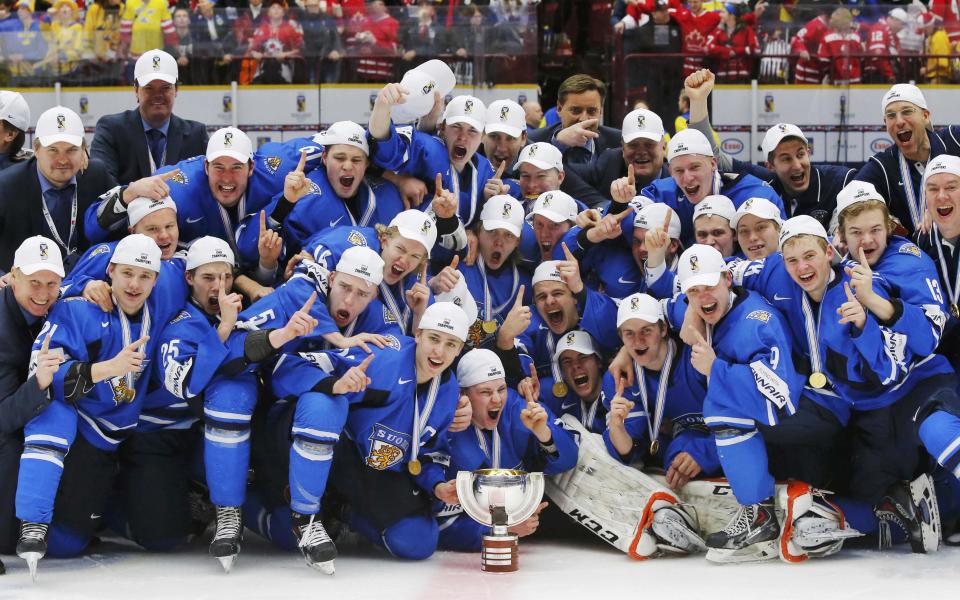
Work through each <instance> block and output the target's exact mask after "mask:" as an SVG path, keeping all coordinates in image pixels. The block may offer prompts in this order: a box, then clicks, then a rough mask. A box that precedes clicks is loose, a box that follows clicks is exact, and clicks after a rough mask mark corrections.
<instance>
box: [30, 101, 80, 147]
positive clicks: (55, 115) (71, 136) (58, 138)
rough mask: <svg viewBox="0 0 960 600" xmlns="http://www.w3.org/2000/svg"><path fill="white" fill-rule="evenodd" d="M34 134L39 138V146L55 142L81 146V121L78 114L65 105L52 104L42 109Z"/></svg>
mask: <svg viewBox="0 0 960 600" xmlns="http://www.w3.org/2000/svg"><path fill="white" fill-rule="evenodd" d="M34 135H35V136H36V137H37V139H38V140H40V145H41V146H49V145H51V144H56V143H57V142H67V143H68V144H70V145H73V146H82V145H83V121H81V120H80V115H78V114H77V113H75V112H73V111H72V110H70V109H69V108H67V107H66V106H54V107H53V108H50V109H47V110H45V111H43V114H42V115H40V118H39V119H37V129H36V131H35V132H34Z"/></svg>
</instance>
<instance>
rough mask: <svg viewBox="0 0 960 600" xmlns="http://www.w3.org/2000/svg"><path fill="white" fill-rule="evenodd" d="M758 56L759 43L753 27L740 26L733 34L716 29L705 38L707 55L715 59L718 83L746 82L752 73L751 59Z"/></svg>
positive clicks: (721, 28)
mask: <svg viewBox="0 0 960 600" xmlns="http://www.w3.org/2000/svg"><path fill="white" fill-rule="evenodd" d="M759 54H760V41H759V40H758V39H757V33H756V31H754V29H753V26H752V25H749V24H742V25H740V26H739V27H737V28H736V29H735V30H734V31H733V34H729V33H727V30H726V29H724V28H723V27H717V28H716V29H714V30H713V31H712V32H711V33H710V35H709V36H707V55H708V56H712V57H714V58H715V61H714V65H715V68H714V70H715V71H716V74H717V79H718V80H719V81H725V82H731V81H747V80H749V79H750V74H751V72H752V71H753V57H754V56H757V55H759Z"/></svg>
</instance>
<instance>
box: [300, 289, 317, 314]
mask: <svg viewBox="0 0 960 600" xmlns="http://www.w3.org/2000/svg"><path fill="white" fill-rule="evenodd" d="M316 299H317V292H316V291H314V292H313V293H312V294H310V297H309V298H307V301H306V302H304V303H303V306H302V307H301V308H300V310H302V311H303V312H305V313H308V312H310V309H311V308H313V303H314V301H315V300H316Z"/></svg>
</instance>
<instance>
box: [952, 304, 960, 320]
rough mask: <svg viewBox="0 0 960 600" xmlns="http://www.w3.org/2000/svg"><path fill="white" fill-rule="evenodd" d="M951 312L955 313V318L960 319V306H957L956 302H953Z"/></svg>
mask: <svg viewBox="0 0 960 600" xmlns="http://www.w3.org/2000/svg"><path fill="white" fill-rule="evenodd" d="M950 314H951V315H953V318H954V319H960V306H957V305H956V304H951V305H950Z"/></svg>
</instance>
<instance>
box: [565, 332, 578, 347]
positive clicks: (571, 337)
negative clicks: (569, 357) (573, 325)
mask: <svg viewBox="0 0 960 600" xmlns="http://www.w3.org/2000/svg"><path fill="white" fill-rule="evenodd" d="M576 338H577V335H576V334H575V333H573V332H572V331H571V332H570V333H568V334H567V344H568V345H569V344H572V343H573V340H575V339H576Z"/></svg>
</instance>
